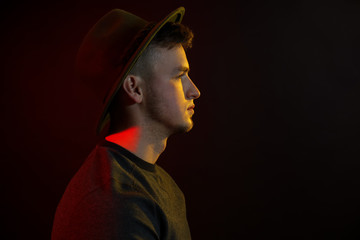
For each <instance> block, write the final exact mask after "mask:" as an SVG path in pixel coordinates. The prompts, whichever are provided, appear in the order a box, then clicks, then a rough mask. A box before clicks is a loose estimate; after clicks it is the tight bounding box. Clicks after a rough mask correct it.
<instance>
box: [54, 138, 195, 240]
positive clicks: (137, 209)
mask: <svg viewBox="0 0 360 240" xmlns="http://www.w3.org/2000/svg"><path fill="white" fill-rule="evenodd" d="M190 238H191V237H190V231H189V227H188V224H187V221H186V210H185V200H184V196H183V194H182V192H181V190H180V189H179V188H178V186H177V185H176V183H175V182H174V181H173V179H172V178H171V177H170V176H169V175H168V174H167V173H166V172H165V171H164V170H163V169H162V168H161V167H159V166H158V165H156V164H155V165H154V164H150V163H148V162H145V161H144V160H142V159H140V158H138V157H137V156H135V155H134V154H133V153H131V152H129V151H127V150H126V149H124V148H122V147H120V146H118V145H117V144H114V143H111V142H107V141H105V142H103V143H101V144H99V145H98V146H97V147H96V148H95V149H94V150H93V151H92V153H91V154H90V155H89V157H88V159H87V160H86V161H85V163H84V164H83V165H82V167H81V168H80V169H79V171H78V172H77V173H76V175H75V176H74V177H73V179H72V180H71V182H70V183H69V185H68V187H67V189H66V192H65V193H64V196H63V197H62V200H61V202H60V204H59V206H58V209H57V214H56V218H55V221H54V225H53V232H52V239H68V240H71V239H74V240H82V239H99V240H100V239H146V240H152V239H154V240H155V239H173V240H176V239H179V240H184V239H190Z"/></svg>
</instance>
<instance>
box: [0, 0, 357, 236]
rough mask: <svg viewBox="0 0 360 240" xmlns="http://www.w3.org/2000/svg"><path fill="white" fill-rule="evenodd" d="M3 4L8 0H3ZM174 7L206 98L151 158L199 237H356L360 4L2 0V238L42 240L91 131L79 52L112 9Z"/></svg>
mask: <svg viewBox="0 0 360 240" xmlns="http://www.w3.org/2000/svg"><path fill="white" fill-rule="evenodd" d="M4 4H5V2H4ZM178 6H184V7H185V8H186V14H185V17H184V21H183V23H184V24H186V25H188V26H189V27H190V28H192V29H193V31H194V32H195V36H196V38H195V41H194V47H193V49H191V50H190V52H189V53H188V58H189V62H190V65H191V68H192V70H191V77H192V79H193V80H194V82H195V83H196V84H197V85H198V87H199V89H200V90H201V92H202V96H201V97H200V99H199V100H198V101H196V105H197V107H196V114H195V116H194V121H195V123H196V125H195V127H194V129H193V130H192V131H191V132H190V133H188V134H184V135H179V136H174V137H171V138H170V139H169V142H168V147H167V150H166V151H165V152H164V154H163V155H162V156H161V158H160V159H159V164H160V165H161V166H163V167H164V168H165V169H166V170H167V171H168V172H169V173H170V174H171V175H172V176H173V177H174V179H175V180H176V181H177V183H178V185H179V186H180V187H181V189H182V190H183V192H184V193H185V195H186V199H187V208H188V219H189V224H190V227H191V231H192V235H193V239H269V238H276V239H360V206H359V202H360V194H359V189H360V178H359V170H360V163H359V160H360V152H359V147H360V140H359V137H360V127H359V123H360V107H359V104H360V81H359V80H360V73H359V72H360V70H359V69H360V47H359V43H360V34H359V32H360V28H359V24H360V2H359V1H355V0H346V1H340V0H338V1H323V2H320V1H287V2H285V1H281V3H280V2H277V1H270V2H265V1H217V2H212V3H210V2H205V1H204V2H201V1H174V0H168V1H141V0H136V1H120V0H118V1H102V2H101V1H98V2H94V1H77V2H74V1H61V2H60V1H58V2H55V1H46V2H45V1H44V2H36V1H26V2H25V1H22V2H21V1H16V2H12V3H8V4H7V5H3V6H2V7H1V10H0V11H1V23H0V24H1V25H0V27H1V40H0V44H1V45H0V51H1V122H0V126H1V129H0V131H1V138H2V142H1V147H2V149H1V154H2V157H1V205H0V206H1V218H3V220H4V221H3V223H2V233H1V235H2V236H8V237H2V239H49V238H50V233H51V226H52V221H53V217H54V213H55V209H56V206H57V203H58V202H59V200H60V198H61V196H62V193H63V191H64V189H65V187H66V185H67V183H68V181H69V180H70V178H71V177H72V176H73V174H74V173H75V172H76V170H77V169H78V168H79V166H80V165H81V163H82V161H83V160H84V159H85V158H86V156H87V154H88V153H89V152H90V151H91V149H92V148H93V147H94V145H95V144H96V142H97V141H98V140H99V139H97V137H96V136H95V134H94V132H92V127H93V124H94V123H95V121H96V118H97V115H98V114H99V106H98V105H96V102H95V100H94V99H93V95H92V94H91V92H90V91H89V90H88V89H86V88H85V87H84V86H83V85H81V84H80V83H78V82H76V80H75V78H74V76H73V66H74V59H75V54H76V51H77V49H78V47H79V45H80V43H81V40H82V38H83V37H84V35H85V34H86V32H87V31H88V30H89V29H90V27H91V26H92V25H93V24H94V23H95V22H96V21H97V20H98V19H99V18H100V17H101V16H102V15H104V14H105V13H106V12H108V11H109V10H110V9H112V8H123V9H125V10H128V11H130V12H133V13H135V14H137V15H140V16H142V17H143V18H144V19H147V20H160V19H161V18H162V17H164V16H165V15H167V14H168V13H169V12H170V11H172V10H174V9H175V8H177V7H178Z"/></svg>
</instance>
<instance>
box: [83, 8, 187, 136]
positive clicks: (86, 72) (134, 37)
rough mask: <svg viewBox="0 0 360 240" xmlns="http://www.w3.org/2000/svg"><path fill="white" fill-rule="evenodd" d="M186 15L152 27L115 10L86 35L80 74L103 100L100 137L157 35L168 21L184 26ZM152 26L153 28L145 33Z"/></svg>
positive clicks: (181, 12) (171, 16)
mask: <svg viewBox="0 0 360 240" xmlns="http://www.w3.org/2000/svg"><path fill="white" fill-rule="evenodd" d="M184 13H185V9H184V8H183V7H180V8H178V9H176V10H175V11H173V12H171V13H170V14H169V15H167V16H166V17H165V18H163V19H162V20H161V21H159V22H156V23H154V24H153V25H149V24H150V23H149V22H148V21H146V20H144V19H142V18H140V17H138V16H136V15H134V14H132V13H129V12H127V11H124V10H121V9H113V10H111V11H110V12H108V13H107V14H106V15H104V16H103V17H102V18H101V19H100V20H99V21H98V22H97V23H96V24H95V25H94V26H93V27H92V28H91V29H90V31H89V32H88V33H87V34H86V36H85V38H84V40H83V42H82V44H81V46H80V48H79V51H78V54H77V59H76V71H77V74H78V77H80V78H81V79H82V80H83V81H85V84H87V85H88V86H89V87H90V88H91V89H92V90H94V92H95V93H96V97H97V98H98V100H100V101H101V108H102V109H101V114H100V117H99V119H98V121H97V125H96V133H97V134H100V133H101V132H102V130H103V129H104V127H105V126H106V124H107V123H108V122H109V120H110V116H109V113H108V110H109V106H110V104H111V102H112V100H113V98H114V96H115V95H116V93H117V92H118V90H119V88H120V87H121V85H122V83H123V81H124V79H125V77H126V76H127V75H128V73H129V72H130V71H131V69H132V68H133V66H134V64H135V63H136V61H137V60H138V59H139V57H140V56H141V54H142V53H143V52H144V50H145V49H146V47H147V46H148V45H149V44H150V42H151V40H152V39H153V38H154V36H155V35H156V33H157V32H158V31H159V30H160V29H161V28H162V27H163V26H164V25H165V24H166V23H168V22H173V23H180V22H181V20H182V18H183V16H184ZM149 26H152V27H151V28H150V29H148V30H147V31H146V32H145V34H141V33H142V32H144V30H145V29H147V28H148V27H149ZM139 36H141V37H140V39H139Z"/></svg>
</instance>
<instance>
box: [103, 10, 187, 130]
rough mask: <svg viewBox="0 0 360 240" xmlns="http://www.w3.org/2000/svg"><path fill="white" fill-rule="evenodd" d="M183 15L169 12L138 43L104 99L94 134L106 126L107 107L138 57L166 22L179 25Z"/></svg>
mask: <svg viewBox="0 0 360 240" xmlns="http://www.w3.org/2000/svg"><path fill="white" fill-rule="evenodd" d="M184 14H185V8H184V7H179V8H177V9H176V10H175V11H173V12H171V13H170V14H169V15H167V16H166V17H165V18H164V19H163V20H161V21H160V22H158V23H157V24H155V26H154V27H153V28H152V29H151V30H150V32H149V33H148V34H147V35H146V37H145V38H144V40H143V41H142V42H141V43H140V45H139V47H138V48H137V49H136V50H135V51H134V53H133V54H132V55H131V57H130V59H129V61H128V62H127V63H126V65H125V66H124V68H123V69H122V71H121V72H120V74H119V75H118V76H117V80H116V82H115V84H114V85H113V86H112V88H111V89H110V91H109V92H108V94H107V96H106V97H105V99H104V104H103V110H102V113H101V116H100V118H99V120H98V122H97V127H96V133H97V134H100V133H101V132H102V130H103V129H104V127H105V126H106V124H107V123H108V122H109V120H110V115H109V112H108V110H109V106H110V104H111V102H112V100H113V99H114V97H115V95H116V93H117V92H118V90H119V89H120V87H121V85H122V83H123V81H124V79H125V77H126V76H127V75H128V74H129V72H130V71H131V69H132V68H133V67H134V65H135V63H136V61H137V60H138V59H139V57H140V56H141V55H142V53H143V52H144V51H145V49H146V48H147V46H149V44H150V43H151V40H152V39H153V38H154V37H155V35H156V33H157V32H158V31H159V30H160V29H161V28H162V27H163V26H164V25H165V24H166V23H168V22H173V23H181V21H182V19H183V16H184Z"/></svg>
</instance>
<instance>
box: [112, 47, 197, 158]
mask: <svg viewBox="0 0 360 240" xmlns="http://www.w3.org/2000/svg"><path fill="white" fill-rule="evenodd" d="M150 59H151V62H152V74H151V79H146V80H145V79H143V78H142V77H140V76H137V75H128V76H127V77H126V79H125V81H124V83H123V86H122V94H120V96H121V99H120V100H119V101H121V102H122V106H123V108H121V110H120V109H119V113H121V114H119V119H120V118H121V121H116V122H118V123H119V124H115V125H113V127H112V129H111V134H110V135H109V136H107V137H106V139H107V140H108V141H111V142H114V143H116V144H119V145H121V146H123V147H125V148H126V149H128V150H129V151H131V152H133V153H134V154H135V155H137V156H138V157H140V158H142V159H143V160H145V161H147V162H149V163H152V164H154V163H155V162H156V161H157V159H158V157H159V156H160V154H161V153H162V152H163V151H164V150H165V148H166V143H167V139H168V137H169V136H171V135H173V134H175V133H180V132H188V131H190V130H191V128H192V127H193V121H192V116H193V114H194V107H195V105H194V100H195V99H197V98H199V97H200V91H199V90H198V88H197V87H196V86H195V84H194V83H193V82H192V80H191V79H190V77H189V70H190V68H189V63H188V60H187V57H186V53H185V51H184V49H183V47H182V46H181V45H180V44H179V45H176V46H175V47H173V48H171V49H167V48H161V47H155V48H154V49H153V54H152V56H151V58H150ZM120 115H121V116H120ZM115 119H116V117H115ZM116 120H117V119H116ZM129 129H130V130H129ZM129 132H131V133H132V134H129ZM125 133H126V135H125ZM129 143H131V144H129Z"/></svg>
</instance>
